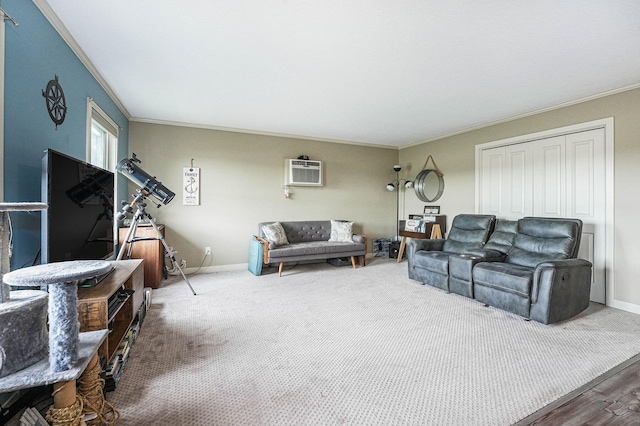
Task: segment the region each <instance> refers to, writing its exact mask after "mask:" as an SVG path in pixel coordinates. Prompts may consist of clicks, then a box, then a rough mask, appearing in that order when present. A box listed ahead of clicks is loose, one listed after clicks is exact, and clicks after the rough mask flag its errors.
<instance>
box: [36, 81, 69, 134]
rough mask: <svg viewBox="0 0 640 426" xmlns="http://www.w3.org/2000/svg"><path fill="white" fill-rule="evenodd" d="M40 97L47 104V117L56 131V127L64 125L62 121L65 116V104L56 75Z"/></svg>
mask: <svg viewBox="0 0 640 426" xmlns="http://www.w3.org/2000/svg"><path fill="white" fill-rule="evenodd" d="M42 96H43V97H44V98H45V101H46V103H47V112H48V113H49V117H51V121H53V122H54V123H55V125H56V130H58V126H59V125H61V124H62V123H64V119H65V117H66V116H67V102H66V100H65V98H64V92H63V91H62V86H60V83H59V82H58V76H57V75H56V76H55V78H54V79H53V80H50V81H49V83H47V88H46V89H45V90H43V91H42Z"/></svg>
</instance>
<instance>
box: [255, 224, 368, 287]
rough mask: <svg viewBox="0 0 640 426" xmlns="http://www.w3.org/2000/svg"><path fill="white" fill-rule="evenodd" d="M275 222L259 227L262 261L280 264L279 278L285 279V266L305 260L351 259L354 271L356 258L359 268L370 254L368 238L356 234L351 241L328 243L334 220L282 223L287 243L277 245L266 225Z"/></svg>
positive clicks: (259, 225) (258, 237)
mask: <svg viewBox="0 0 640 426" xmlns="http://www.w3.org/2000/svg"><path fill="white" fill-rule="evenodd" d="M273 223H274V222H261V223H259V224H258V236H257V239H258V240H259V241H261V242H262V244H263V262H264V263H265V264H271V263H277V264H278V265H279V266H278V275H279V276H282V269H283V266H284V263H289V262H291V263H295V262H303V261H314V260H327V259H339V258H344V257H348V258H351V264H352V266H353V268H354V269H355V268H356V259H355V258H356V257H358V258H359V260H360V266H364V265H365V255H366V252H367V238H366V237H365V236H363V235H355V234H354V235H353V236H352V237H351V241H349V242H339V241H329V239H330V238H331V221H330V220H318V221H294V222H280V224H281V225H282V228H283V229H284V231H285V233H286V237H287V240H288V244H284V245H277V244H275V243H274V242H273V241H269V240H268V239H267V238H266V236H265V233H264V230H263V226H264V225H268V224H273Z"/></svg>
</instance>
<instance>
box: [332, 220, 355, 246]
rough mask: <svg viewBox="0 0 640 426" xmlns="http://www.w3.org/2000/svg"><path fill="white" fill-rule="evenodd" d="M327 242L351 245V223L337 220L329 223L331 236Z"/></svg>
mask: <svg viewBox="0 0 640 426" xmlns="http://www.w3.org/2000/svg"><path fill="white" fill-rule="evenodd" d="M329 241H332V242H341V243H352V242H353V222H343V221H339V220H332V221H331V236H330V237H329Z"/></svg>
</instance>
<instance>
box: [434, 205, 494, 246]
mask: <svg viewBox="0 0 640 426" xmlns="http://www.w3.org/2000/svg"><path fill="white" fill-rule="evenodd" d="M494 223H495V216H491V215H477V214H459V215H457V216H456V217H454V218H453V222H452V224H451V229H450V230H449V236H448V237H447V239H446V241H445V242H444V246H443V247H442V250H443V251H446V252H450V253H456V254H461V253H464V252H465V251H468V250H476V249H481V248H482V247H483V246H484V244H485V243H486V242H487V239H488V238H489V234H491V231H493V225H494Z"/></svg>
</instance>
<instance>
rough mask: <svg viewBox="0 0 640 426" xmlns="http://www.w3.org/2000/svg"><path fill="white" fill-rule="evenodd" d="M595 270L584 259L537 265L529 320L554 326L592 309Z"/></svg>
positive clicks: (554, 261)
mask: <svg viewBox="0 0 640 426" xmlns="http://www.w3.org/2000/svg"><path fill="white" fill-rule="evenodd" d="M592 267H593V265H592V264H591V262H589V261H588V260H584V259H564V260H553V261H547V262H543V263H540V264H538V265H537V266H536V268H535V270H534V273H533V287H532V289H531V311H530V318H531V319H533V320H535V321H538V322H541V323H543V324H552V323H555V322H558V321H562V320H565V319H567V318H571V317H572V316H574V315H577V314H578V313H580V312H582V311H583V310H585V309H586V308H587V307H588V306H589V298H590V291H591V270H592Z"/></svg>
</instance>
